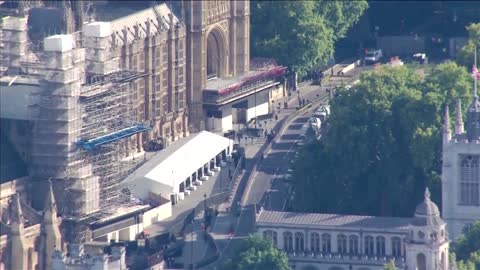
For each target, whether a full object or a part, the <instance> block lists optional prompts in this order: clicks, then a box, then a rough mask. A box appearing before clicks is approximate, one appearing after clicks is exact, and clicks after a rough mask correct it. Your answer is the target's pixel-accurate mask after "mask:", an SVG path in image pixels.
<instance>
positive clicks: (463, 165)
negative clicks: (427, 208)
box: [442, 79, 480, 239]
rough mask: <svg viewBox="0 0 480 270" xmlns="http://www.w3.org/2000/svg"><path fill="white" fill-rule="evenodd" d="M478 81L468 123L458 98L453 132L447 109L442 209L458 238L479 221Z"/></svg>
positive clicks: (479, 143) (444, 216)
mask: <svg viewBox="0 0 480 270" xmlns="http://www.w3.org/2000/svg"><path fill="white" fill-rule="evenodd" d="M474 80H475V79H474ZM476 84H477V82H475V86H474V93H473V96H472V102H471V104H470V105H469V106H468V109H467V119H466V121H465V122H464V121H463V117H462V105H461V103H460V100H458V101H457V106H456V108H455V116H456V117H455V121H454V122H455V128H454V131H453V132H452V130H451V129H450V116H449V111H448V107H447V108H446V110H445V117H444V126H443V151H442V152H443V153H442V157H443V164H442V212H443V219H444V220H445V221H446V222H447V229H448V232H449V233H450V237H451V238H452V239H455V238H457V237H458V236H459V235H460V234H461V233H462V230H463V228H464V227H465V226H466V225H469V224H472V223H473V222H475V221H478V220H480V124H479V123H480V102H479V100H478V96H477V91H476V89H477V85H476ZM464 125H465V127H466V128H464ZM452 133H453V134H452Z"/></svg>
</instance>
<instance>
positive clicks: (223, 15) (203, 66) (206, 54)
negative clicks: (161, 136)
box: [182, 0, 250, 130]
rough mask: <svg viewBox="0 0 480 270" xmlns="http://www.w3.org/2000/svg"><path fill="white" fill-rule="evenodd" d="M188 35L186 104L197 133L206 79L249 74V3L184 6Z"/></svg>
mask: <svg viewBox="0 0 480 270" xmlns="http://www.w3.org/2000/svg"><path fill="white" fill-rule="evenodd" d="M182 14H183V15H184V16H185V18H184V20H185V25H186V31H187V35H186V36H187V42H186V43H187V46H186V47H187V52H186V58H187V71H186V75H187V80H186V83H187V85H186V86H187V100H188V102H189V104H188V106H189V112H190V113H189V117H190V120H191V123H192V125H193V127H194V128H195V129H197V130H198V129H200V127H201V126H202V125H201V121H202V120H203V119H204V115H203V112H202V111H203V110H202V90H203V89H204V88H205V86H206V82H207V79H209V78H212V77H220V78H225V77H232V76H239V75H242V74H245V73H246V72H248V69H249V59H250V49H249V46H250V1H246V0H241V1H230V0H219V1H197V0H185V1H183V2H182Z"/></svg>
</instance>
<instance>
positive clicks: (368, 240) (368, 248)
mask: <svg viewBox="0 0 480 270" xmlns="http://www.w3.org/2000/svg"><path fill="white" fill-rule="evenodd" d="M374 251H375V249H374V243H373V237H372V236H370V235H367V236H365V255H367V256H373V252H374Z"/></svg>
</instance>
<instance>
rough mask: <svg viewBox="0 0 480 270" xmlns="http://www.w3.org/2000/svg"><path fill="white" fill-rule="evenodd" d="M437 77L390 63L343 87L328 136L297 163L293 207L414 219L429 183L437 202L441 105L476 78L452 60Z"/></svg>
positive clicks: (462, 95) (462, 94) (467, 89)
mask: <svg viewBox="0 0 480 270" xmlns="http://www.w3.org/2000/svg"><path fill="white" fill-rule="evenodd" d="M432 74H434V75H433V76H431V77H428V78H427V79H425V80H422V79H421V78H420V77H419V76H418V75H416V74H415V72H414V71H413V70H410V69H407V68H405V67H402V68H394V69H390V68H385V69H381V70H379V71H377V72H369V73H366V74H364V75H362V77H361V79H360V83H359V84H357V85H355V86H354V87H353V88H351V89H350V90H346V89H343V90H342V89H341V90H340V91H338V96H337V97H336V98H335V99H334V100H333V101H332V102H331V109H332V114H331V116H330V127H329V129H328V130H327V132H326V134H325V137H324V138H323V140H322V141H321V142H316V143H313V144H311V145H308V146H307V147H305V149H303V150H302V151H301V153H300V157H299V159H298V160H297V162H295V163H294V167H293V171H294V179H296V180H295V181H294V182H293V192H294V196H293V201H292V202H291V205H292V206H293V208H294V209H295V210H299V211H308V212H310V211H312V212H333V213H349V214H366V215H394V216H412V214H413V211H414V209H415V207H416V205H417V204H418V203H419V202H420V201H421V200H422V198H423V189H421V188H419V187H421V186H425V185H426V186H429V187H430V188H431V190H432V193H433V199H434V200H435V201H437V202H438V201H439V189H440V177H439V173H440V168H441V166H440V164H441V162H440V157H441V155H440V154H441V152H440V150H441V127H442V116H443V112H444V106H445V104H446V103H450V102H454V100H450V98H452V99H454V98H457V97H460V98H464V99H465V100H466V99H467V97H468V95H469V93H470V89H471V84H468V81H469V80H470V81H471V78H470V75H469V74H468V72H466V70H465V69H464V68H460V67H458V66H457V65H456V64H455V63H446V64H442V65H438V66H437V67H436V68H434V70H433V71H432ZM451 108H452V107H451ZM452 109H453V108H452ZM406 198H408V199H407V200H406ZM360 201H361V202H362V203H361V204H359V203H358V202H360Z"/></svg>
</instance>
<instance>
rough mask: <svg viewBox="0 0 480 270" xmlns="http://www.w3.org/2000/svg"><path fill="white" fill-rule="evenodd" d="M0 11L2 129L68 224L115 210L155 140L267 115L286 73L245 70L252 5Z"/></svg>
mask: <svg viewBox="0 0 480 270" xmlns="http://www.w3.org/2000/svg"><path fill="white" fill-rule="evenodd" d="M0 14H2V23H1V28H0V29H1V34H2V39H1V40H0V41H1V42H0V46H1V48H2V50H1V54H0V56H1V59H0V60H1V63H2V64H1V65H0V66H1V69H0V72H1V78H0V84H1V85H2V87H1V89H2V90H1V91H0V94H1V95H2V99H1V100H2V110H1V112H0V120H1V132H2V134H3V135H4V136H5V137H7V140H8V141H9V142H11V143H12V144H13V145H14V147H15V150H16V152H17V153H19V154H20V156H21V158H22V159H23V160H24V162H25V163H26V164H27V169H28V174H29V175H28V176H29V182H30V183H31V185H29V186H31V188H32V190H35V191H36V192H31V194H32V195H33V196H32V206H33V207H34V208H35V209H38V210H40V209H42V207H43V205H44V202H43V201H44V200H45V194H46V186H47V185H45V183H46V181H47V180H48V179H51V180H52V181H53V183H54V184H53V189H54V192H55V194H56V198H57V201H58V204H59V207H58V209H59V212H60V213H61V214H62V216H63V217H64V219H63V221H64V223H66V221H67V220H68V221H69V222H70V221H71V220H73V221H74V222H73V223H75V222H76V221H77V220H80V219H81V220H88V218H90V217H91V216H92V215H96V214H97V213H99V212H102V211H104V212H105V211H107V210H108V211H110V210H112V211H114V210H115V209H118V207H119V205H121V204H122V203H123V201H122V202H120V199H121V197H122V196H123V195H122V194H120V193H121V192H120V190H119V185H118V183H119V181H120V180H121V179H123V178H124V177H125V176H126V175H127V174H128V173H129V172H131V170H132V169H134V168H135V167H136V166H137V165H138V163H139V162H140V160H143V159H139V158H137V159H135V157H136V156H138V155H142V157H143V153H142V151H143V150H144V147H145V143H147V142H148V141H150V140H156V139H157V138H161V140H160V141H163V143H164V145H168V143H169V142H172V141H174V140H176V139H178V138H180V137H183V136H187V135H188V134H189V132H197V131H199V130H201V129H203V128H204V127H205V125H206V124H207V123H206V122H207V121H206V119H205V118H208V119H210V123H211V124H212V125H211V126H210V127H211V128H212V129H215V128H216V126H215V123H217V124H218V123H219V122H220V123H221V124H222V125H223V127H222V130H228V129H231V127H232V122H233V121H234V120H233V118H236V121H242V122H243V123H245V122H247V121H248V120H249V119H251V118H254V117H255V116H257V115H261V114H265V113H268V111H269V100H270V91H269V90H270V89H272V88H274V89H277V90H278V89H280V88H281V83H280V82H279V81H278V78H280V77H281V76H282V75H283V72H284V71H285V69H284V68H283V67H278V66H276V65H275V64H274V65H271V64H268V65H258V66H256V69H255V70H249V67H250V59H249V57H250V55H249V48H248V46H249V1H226V0H225V1H194V0H189V1H173V2H171V3H168V2H167V3H162V4H159V3H157V2H156V1H135V3H133V2H127V4H122V1H118V2H116V1H69V0H62V1H16V0H7V1H2V2H0ZM207 79H208V80H207ZM232 85H233V86H232ZM207 90H209V91H207ZM207 92H208V95H207V94H206V93H207ZM257 104H260V105H261V106H260V107H261V108H260V109H258V110H257V107H258V106H257ZM234 110H235V111H236V112H238V113H237V114H236V116H235V117H233V116H232V111H234ZM99 145H100V146H102V147H100V148H98V147H97V146H99ZM127 201H131V200H127ZM101 214H102V215H104V213H103V212H102V213H101ZM67 216H68V218H66V217H67ZM99 218H100V217H99ZM72 226H73V225H72ZM73 227H74V226H73ZM82 230H83V229H82ZM67 231H70V232H71V233H69V234H68V237H66V241H72V239H77V238H78V237H76V236H75V235H76V234H77V233H76V229H69V230H67ZM87 238H88V237H87ZM82 239H83V240H88V239H86V238H85V237H83V238H82ZM83 240H82V241H83Z"/></svg>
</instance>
